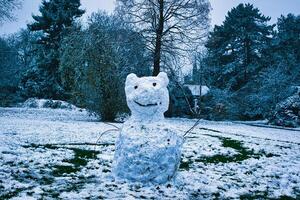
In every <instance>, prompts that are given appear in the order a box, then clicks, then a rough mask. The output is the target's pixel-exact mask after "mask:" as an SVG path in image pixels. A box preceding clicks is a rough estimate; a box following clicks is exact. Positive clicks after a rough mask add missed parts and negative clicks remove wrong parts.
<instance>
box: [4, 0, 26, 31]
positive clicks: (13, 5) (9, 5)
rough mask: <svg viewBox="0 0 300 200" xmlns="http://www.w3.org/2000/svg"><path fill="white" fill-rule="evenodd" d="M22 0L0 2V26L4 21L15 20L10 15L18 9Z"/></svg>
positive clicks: (12, 15)
mask: <svg viewBox="0 0 300 200" xmlns="http://www.w3.org/2000/svg"><path fill="white" fill-rule="evenodd" d="M22 2H23V0H0V25H1V23H2V22H3V21H4V20H9V21H12V20H15V17H14V14H13V13H12V12H13V11H14V10H16V9H20V8H21V6H22Z"/></svg>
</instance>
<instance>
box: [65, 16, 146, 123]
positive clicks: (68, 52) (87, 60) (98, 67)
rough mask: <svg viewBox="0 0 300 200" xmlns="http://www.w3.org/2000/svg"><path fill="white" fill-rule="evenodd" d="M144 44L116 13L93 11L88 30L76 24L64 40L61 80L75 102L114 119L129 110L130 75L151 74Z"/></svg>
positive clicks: (109, 118) (106, 118) (103, 118)
mask: <svg viewBox="0 0 300 200" xmlns="http://www.w3.org/2000/svg"><path fill="white" fill-rule="evenodd" d="M144 47H145V45H144V42H143V40H142V39H141V38H140V37H139V36H138V35H137V34H135V32H133V31H132V29H131V27H130V26H128V25H126V24H124V23H122V21H121V20H120V19H118V18H116V16H113V15H111V16H110V15H107V14H106V13H101V12H100V13H96V14H93V15H92V17H91V18H90V20H89V27H88V28H87V29H86V30H79V29H78V28H76V27H75V29H74V32H70V33H69V35H68V36H67V37H66V38H65V40H64V41H63V45H62V46H61V66H60V73H61V75H62V83H63V85H64V87H65V88H67V90H68V91H69V92H70V94H71V96H72V100H73V101H74V102H75V104H77V105H80V106H86V107H88V108H90V109H91V110H93V111H96V112H97V113H98V114H99V115H100V116H101V118H102V120H104V121H113V120H114V119H115V117H116V115H117V113H119V112H124V111H127V107H126V101H125V100H126V98H125V93H124V83H125V78H126V76H127V74H129V73H131V72H135V73H137V74H138V75H147V74H149V70H148V69H149V68H148V67H147V66H148V61H147V59H146V56H145V54H144V53H143V52H144V49H143V48H144ZM74 66H75V67H74Z"/></svg>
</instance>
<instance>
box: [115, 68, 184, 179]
mask: <svg viewBox="0 0 300 200" xmlns="http://www.w3.org/2000/svg"><path fill="white" fill-rule="evenodd" d="M168 83H169V79H168V77H167V74H166V73H164V72H161V73H159V74H158V76H156V77H152V76H151V77H141V78H139V77H137V76H136V75H135V74H129V75H128V76H127V78H126V83H125V93H126V100H127V104H128V107H129V108H130V110H131V116H130V118H129V119H128V120H127V121H126V122H125V123H124V125H123V127H122V130H121V131H120V134H119V136H118V138H117V141H116V149H115V155H114V161H113V173H114V175H115V176H116V177H117V178H121V179H127V180H129V181H134V182H142V183H159V184H160V183H165V182H167V181H169V180H171V179H172V178H173V177H174V176H175V175H176V172H177V169H178V166H179V164H180V157H181V147H182V144H183V138H182V137H181V136H179V135H177V134H176V133H175V132H173V131H171V130H170V129H169V128H168V127H167V126H166V124H167V123H165V119H164V115H163V114H164V112H166V111H167V109H168V106H169V92H168V89H167V85H168Z"/></svg>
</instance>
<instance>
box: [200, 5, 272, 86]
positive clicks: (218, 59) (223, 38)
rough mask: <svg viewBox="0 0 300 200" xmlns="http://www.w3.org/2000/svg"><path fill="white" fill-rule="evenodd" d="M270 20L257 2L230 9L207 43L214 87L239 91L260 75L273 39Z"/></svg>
mask: <svg viewBox="0 0 300 200" xmlns="http://www.w3.org/2000/svg"><path fill="white" fill-rule="evenodd" d="M269 20H270V17H266V16H264V15H262V14H261V13H260V11H259V10H258V9H257V8H254V7H253V5H251V4H239V5H238V6H237V7H236V8H233V9H232V10H231V11H230V12H228V14H227V16H226V19H225V21H224V22H223V24H222V25H221V26H215V28H214V30H213V31H212V32H211V33H210V35H209V39H208V42H207V44H206V47H207V49H208V63H209V65H210V66H212V67H213V68H214V74H213V76H214V78H213V82H212V84H213V85H214V86H216V87H219V88H223V89H225V88H226V89H229V90H231V91H237V90H240V89H241V88H243V87H244V86H245V85H246V84H247V83H248V81H249V80H251V79H252V78H253V76H255V75H256V74H257V71H259V68H260V67H261V66H260V65H259V62H260V60H261V57H262V55H263V53H264V50H265V49H266V48H267V47H268V45H269V43H270V41H271V34H272V31H273V26H271V25H267V22H268V21H269Z"/></svg>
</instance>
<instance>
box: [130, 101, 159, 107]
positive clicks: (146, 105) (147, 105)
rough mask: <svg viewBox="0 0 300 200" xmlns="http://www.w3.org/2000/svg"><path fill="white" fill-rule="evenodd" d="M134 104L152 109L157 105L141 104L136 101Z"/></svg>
mask: <svg viewBox="0 0 300 200" xmlns="http://www.w3.org/2000/svg"><path fill="white" fill-rule="evenodd" d="M134 103H136V104H137V105H139V106H142V107H152V106H157V105H158V104H157V103H149V104H141V103H139V102H137V101H134Z"/></svg>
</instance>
